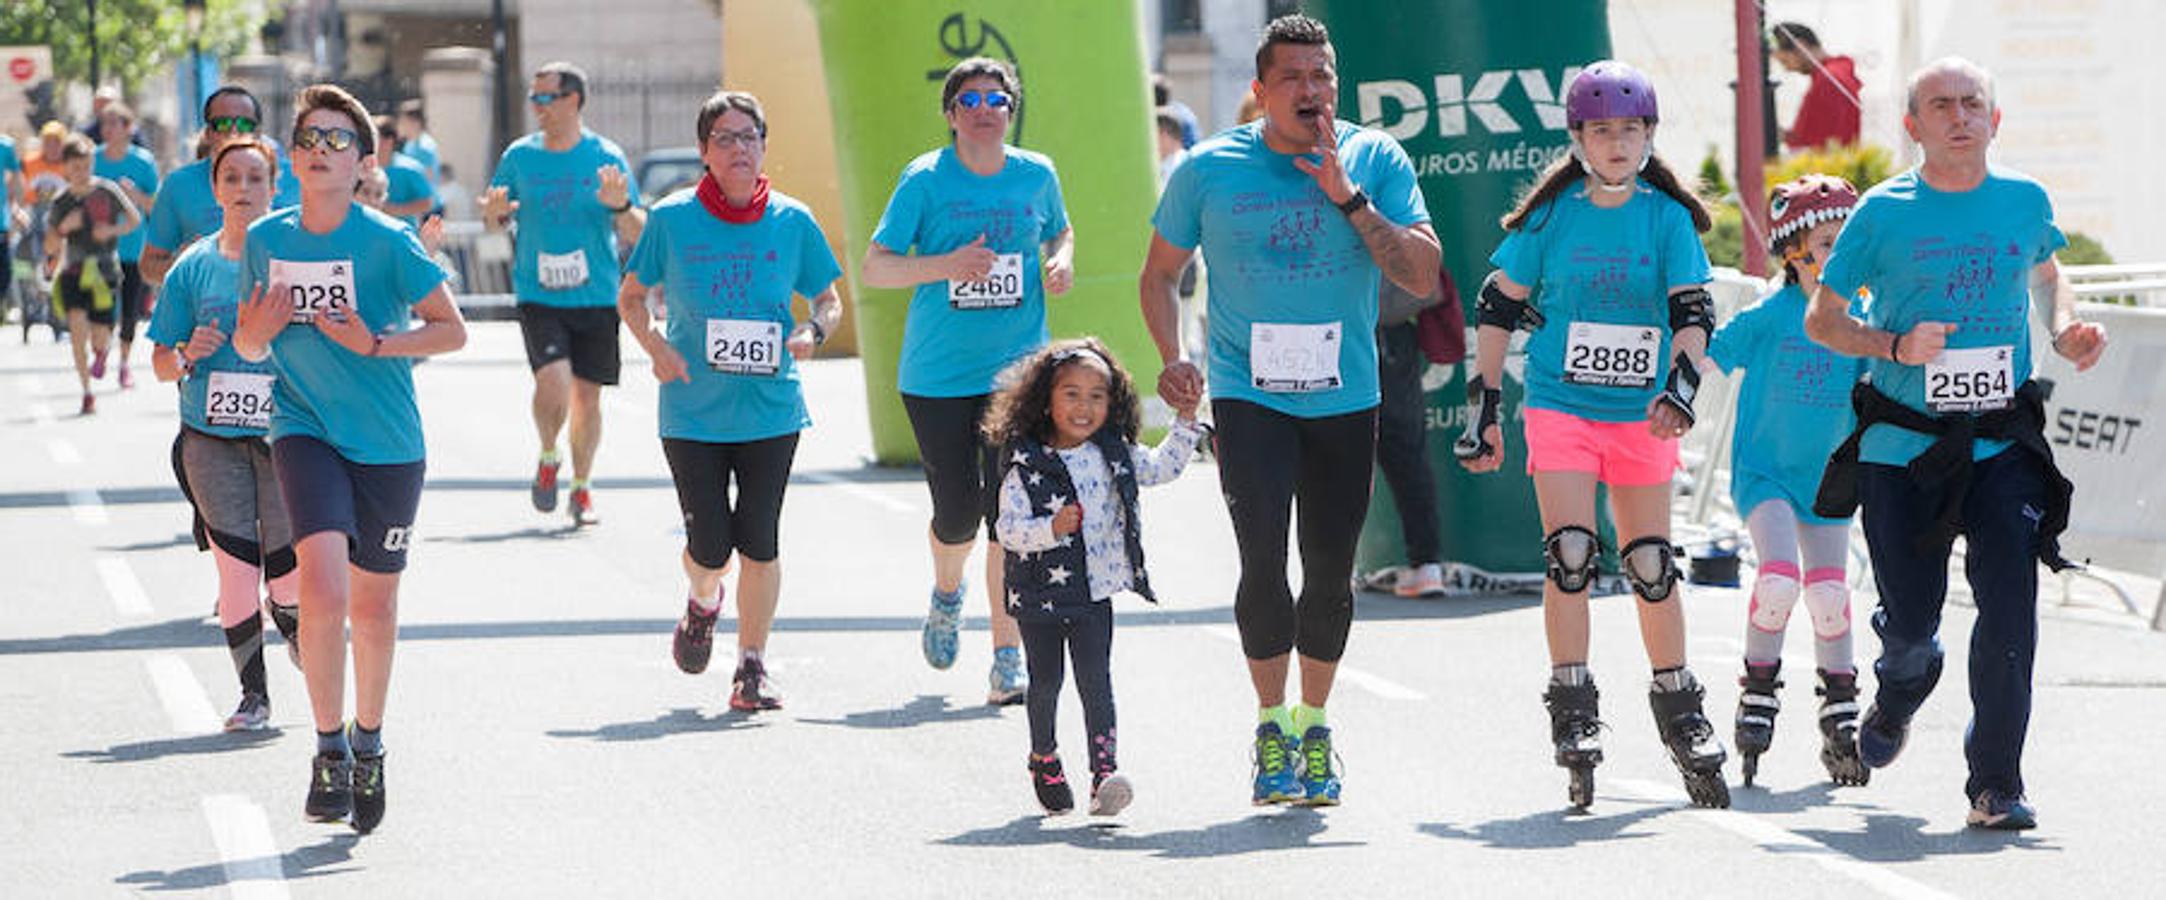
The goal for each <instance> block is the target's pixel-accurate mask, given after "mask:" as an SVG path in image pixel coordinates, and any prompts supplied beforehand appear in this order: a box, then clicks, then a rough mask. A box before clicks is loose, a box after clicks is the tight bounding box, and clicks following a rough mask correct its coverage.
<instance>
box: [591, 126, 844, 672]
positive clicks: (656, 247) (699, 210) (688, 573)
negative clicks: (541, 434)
mask: <svg viewBox="0 0 2166 900" xmlns="http://www.w3.org/2000/svg"><path fill="white" fill-rule="evenodd" d="M695 127H696V128H697V129H698V130H697V134H698V135H699V147H700V151H699V153H700V162H701V164H702V165H703V166H704V167H705V169H706V174H705V175H703V176H702V177H701V178H700V180H699V186H698V187H697V188H694V189H691V190H683V191H678V192H676V193H674V194H671V195H670V196H669V197H668V198H667V199H665V200H663V201H661V202H660V203H657V204H656V205H655V207H654V210H653V212H652V214H651V215H649V217H648V220H647V226H646V228H645V230H644V231H642V232H641V234H640V236H639V243H638V245H636V246H635V247H633V249H632V256H631V259H630V260H629V261H628V262H627V263H626V264H625V274H624V280H623V283H622V284H621V285H620V287H619V289H618V291H617V312H618V313H619V314H620V315H622V316H623V317H624V322H625V324H626V326H627V327H628V328H629V330H630V331H631V332H632V337H633V338H634V339H636V340H637V341H639V345H640V347H641V348H642V349H644V350H646V351H647V356H648V358H649V359H651V360H653V365H654V377H655V379H656V380H657V381H660V382H661V383H662V389H661V416H660V418H661V434H662V455H663V456H664V457H666V458H667V459H668V460H669V473H670V477H671V479H672V480H673V481H674V482H675V483H676V486H677V503H678V506H679V508H680V509H681V510H682V512H683V513H684V529H685V542H684V573H685V578H686V581H687V582H688V583H689V587H690V590H689V596H688V597H687V598H686V602H685V612H684V617H683V618H682V619H680V620H679V621H678V623H677V630H676V634H675V636H674V638H673V639H672V651H671V652H672V655H673V656H674V657H675V658H676V661H677V668H679V669H681V670H683V671H684V672H685V674H688V675H697V674H699V673H701V672H704V671H706V670H707V660H708V658H709V656H710V654H711V652H712V650H713V647H714V627H715V620H716V618H717V617H718V616H719V615H720V613H721V610H722V577H723V576H724V575H725V574H727V573H728V571H729V568H730V565H731V563H732V562H733V561H735V560H734V559H733V557H743V564H742V565H741V566H740V567H739V568H738V570H737V615H738V622H737V669H736V672H735V674H734V675H733V676H732V677H731V679H730V695H729V705H730V708H731V709H734V710H737V711H739V712H757V711H760V710H767V709H780V708H782V698H781V696H780V695H779V694H777V693H776V692H775V690H774V686H773V684H772V683H771V682H770V680H769V679H768V677H767V668H766V664H765V663H764V662H763V661H762V660H761V655H762V653H764V652H765V650H766V649H767V635H768V628H769V626H770V625H771V624H773V622H774V619H775V606H776V604H777V602H778V600H779V599H780V595H781V591H782V565H781V558H780V555H781V551H780V546H779V545H780V541H779V531H780V527H781V520H782V495H783V491H784V489H785V488H786V487H788V485H789V480H790V465H791V462H792V461H793V460H794V459H795V458H796V455H797V439H798V433H799V432H801V431H803V430H804V429H805V428H807V427H809V426H810V425H811V424H812V417H811V415H810V414H809V413H808V412H807V411H806V409H805V397H804V392H803V391H802V390H801V389H800V388H799V386H798V374H797V361H798V360H801V359H808V358H810V357H811V356H812V354H813V353H814V352H815V351H816V349H817V348H818V346H819V345H820V344H821V343H822V342H824V341H826V340H827V335H828V334H829V333H830V332H832V331H834V330H835V326H836V325H837V324H838V323H839V322H840V321H841V319H842V299H841V298H840V297H839V296H837V295H836V293H835V279H837V278H840V277H842V267H841V266H840V265H839V264H837V263H836V262H835V254H834V252H833V251H831V250H829V249H828V247H827V237H826V236H825V235H823V234H822V233H821V231H820V224H819V223H818V222H816V221H814V220H813V218H812V211H811V210H809V209H807V208H806V207H805V205H804V204H803V203H800V202H798V201H797V200H796V199H795V198H793V197H789V196H786V195H784V194H782V193H781V192H778V191H770V190H768V184H767V176H766V175H765V174H763V173H762V171H761V163H762V161H763V160H764V159H765V157H766V153H767V116H766V114H765V113H763V112H762V111H761V110H760V102H759V100H757V99H756V98H754V97H753V96H752V95H751V94H745V93H739V92H735V91H724V92H718V93H716V94H715V95H714V96H712V97H709V98H707V101H706V102H705V103H702V104H700V108H699V117H698V119H697V121H696V123H695ZM657 287H659V288H661V290H662V305H663V307H664V308H665V309H667V310H668V312H667V314H666V315H667V317H668V318H667V321H665V322H664V323H663V327H662V328H661V329H660V330H657V329H656V328H655V327H654V316H653V315H651V314H650V313H648V311H647V305H646V304H647V294H648V293H649V292H650V291H652V290H653V289H655V288H657ZM793 294H794V295H799V296H803V297H806V298H807V299H809V300H810V301H811V303H812V314H811V315H810V316H809V317H808V318H806V319H805V320H804V321H802V322H799V321H797V320H796V317H795V316H794V315H793V314H792V312H791V309H790V298H791V296H792V295H793ZM732 482H734V483H735V490H734V491H732V490H731V485H732Z"/></svg>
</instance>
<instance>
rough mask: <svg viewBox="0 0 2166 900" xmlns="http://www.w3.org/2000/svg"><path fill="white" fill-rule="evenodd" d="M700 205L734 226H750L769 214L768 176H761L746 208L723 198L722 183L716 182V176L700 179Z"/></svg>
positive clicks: (703, 176) (710, 174)
mask: <svg viewBox="0 0 2166 900" xmlns="http://www.w3.org/2000/svg"><path fill="white" fill-rule="evenodd" d="M698 193H699V205H701V206H704V207H707V211H708V212H711V213H714V217H715V218H717V219H721V220H722V221H724V222H728V223H730V224H732V225H750V224H752V223H754V222H757V221H759V220H760V216H762V215H764V214H765V213H766V212H767V176H765V175H762V176H760V180H759V183H758V184H756V185H754V186H753V188H752V202H751V203H749V204H746V205H744V206H731V205H730V202H729V200H727V199H725V198H724V197H723V196H722V183H721V182H719V181H716V180H714V174H713V173H708V174H706V175H701V176H700V177H699V192H698Z"/></svg>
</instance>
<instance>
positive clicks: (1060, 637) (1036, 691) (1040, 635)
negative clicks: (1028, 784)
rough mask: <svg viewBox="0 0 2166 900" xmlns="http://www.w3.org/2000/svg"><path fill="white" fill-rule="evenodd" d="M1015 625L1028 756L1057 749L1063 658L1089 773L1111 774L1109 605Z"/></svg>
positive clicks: (1113, 764) (1113, 759) (1113, 758)
mask: <svg viewBox="0 0 2166 900" xmlns="http://www.w3.org/2000/svg"><path fill="white" fill-rule="evenodd" d="M1016 625H1017V626H1019V627H1020V628H1022V630H1023V658H1024V660H1025V661H1026V662H1027V663H1028V664H1029V666H1030V691H1029V693H1028V694H1027V695H1026V698H1025V702H1026V706H1025V709H1026V710H1027V711H1028V712H1029V713H1030V752H1032V753H1036V754H1040V755H1044V754H1048V753H1052V752H1053V750H1054V748H1056V747H1058V746H1059V742H1058V740H1057V739H1056V738H1055V737H1054V725H1055V724H1056V723H1057V721H1058V719H1059V713H1060V686H1061V676H1062V671H1061V670H1062V669H1063V668H1064V666H1063V665H1062V662H1063V659H1062V657H1063V656H1065V657H1066V661H1067V662H1068V663H1071V664H1073V665H1074V666H1075V692H1076V696H1078V697H1080V698H1081V699H1082V700H1083V730H1084V731H1085V732H1087V733H1088V734H1089V735H1090V742H1091V747H1090V751H1091V771H1092V772H1093V773H1101V772H1111V771H1113V770H1114V769H1115V767H1116V747H1115V740H1114V733H1113V602H1112V601H1111V600H1107V601H1104V602H1100V603H1093V604H1091V606H1090V611H1089V612H1084V613H1079V614H1077V615H1073V616H1066V617H1063V618H1062V619H1061V620H1059V621H1051V622H1049V621H1042V620H1035V619H1022V620H1018V621H1017V622H1016ZM1063 650H1065V651H1066V652H1065V653H1063V652H1062V651H1063Z"/></svg>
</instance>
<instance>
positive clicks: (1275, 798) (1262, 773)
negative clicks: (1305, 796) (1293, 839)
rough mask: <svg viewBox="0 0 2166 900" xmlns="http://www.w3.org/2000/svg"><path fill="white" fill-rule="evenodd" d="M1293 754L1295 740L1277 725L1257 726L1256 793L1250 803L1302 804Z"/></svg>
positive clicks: (1258, 804)
mask: <svg viewBox="0 0 2166 900" xmlns="http://www.w3.org/2000/svg"><path fill="white" fill-rule="evenodd" d="M1294 750H1295V742H1294V740H1293V739H1292V738H1289V737H1287V736H1286V733H1285V732H1283V731H1280V730H1279V726H1278V723H1277V722H1265V723H1263V724H1261V725H1258V726H1256V758H1255V760H1254V769H1255V776H1256V790H1255V793H1254V794H1253V795H1252V796H1251V797H1250V798H1249V802H1251V803H1254V804H1255V805H1257V806H1269V805H1271V804H1274V803H1296V802H1299V801H1300V800H1301V798H1302V792H1301V779H1300V778H1299V777H1297V776H1296V775H1295V772H1294V760H1293V755H1294Z"/></svg>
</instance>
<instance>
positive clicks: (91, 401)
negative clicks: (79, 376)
mask: <svg viewBox="0 0 2166 900" xmlns="http://www.w3.org/2000/svg"><path fill="white" fill-rule="evenodd" d="M97 411H98V398H97V397H95V396H93V395H92V394H91V393H90V392H89V391H84V392H83V409H82V414H83V415H86V416H87V415H90V414H92V413H95V412H97Z"/></svg>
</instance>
